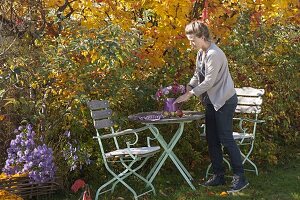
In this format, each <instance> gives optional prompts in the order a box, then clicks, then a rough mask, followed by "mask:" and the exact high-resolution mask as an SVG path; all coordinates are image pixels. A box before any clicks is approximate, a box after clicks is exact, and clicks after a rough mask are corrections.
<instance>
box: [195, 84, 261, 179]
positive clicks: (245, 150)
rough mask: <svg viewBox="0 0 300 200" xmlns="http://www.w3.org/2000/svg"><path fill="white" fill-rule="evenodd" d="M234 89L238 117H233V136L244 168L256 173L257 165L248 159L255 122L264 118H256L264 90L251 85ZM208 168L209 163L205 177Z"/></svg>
mask: <svg viewBox="0 0 300 200" xmlns="http://www.w3.org/2000/svg"><path fill="white" fill-rule="evenodd" d="M235 90H236V93H237V97H238V105H237V108H236V109H235V115H238V116H239V117H235V118H233V120H234V122H235V121H237V122H238V130H237V131H234V132H233V138H234V140H235V141H236V142H237V144H238V145H239V146H240V153H241V156H242V159H243V165H244V170H245V171H252V172H255V174H256V175H258V169H257V166H256V164H255V163H254V162H253V161H252V160H251V159H250V155H251V153H252V151H253V147H254V143H255V137H256V127H257V124H258V123H262V122H264V120H259V119H258V115H259V113H261V105H262V96H263V94H264V92H265V90H264V89H256V88H252V87H243V88H235ZM202 127H204V132H203V133H201V135H200V136H201V137H203V136H205V126H202ZM223 160H224V162H225V163H226V164H227V165H228V168H229V170H231V165H230V162H229V161H228V160H227V159H226V158H224V157H223ZM246 164H250V168H247V167H246V166H245V165H246ZM210 168H211V164H209V165H208V167H207V170H206V178H208V175H209V174H211V173H210Z"/></svg>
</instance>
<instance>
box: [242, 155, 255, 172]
mask: <svg viewBox="0 0 300 200" xmlns="http://www.w3.org/2000/svg"><path fill="white" fill-rule="evenodd" d="M250 153H251V152H250ZM250 153H248V154H247V155H245V154H243V153H242V152H241V155H242V157H243V158H244V160H243V164H245V162H246V161H247V162H249V163H250V164H251V165H252V166H253V167H254V170H253V169H244V170H246V171H253V172H255V174H256V176H258V169H257V167H256V164H255V163H254V162H253V161H252V160H250V159H249V156H250Z"/></svg>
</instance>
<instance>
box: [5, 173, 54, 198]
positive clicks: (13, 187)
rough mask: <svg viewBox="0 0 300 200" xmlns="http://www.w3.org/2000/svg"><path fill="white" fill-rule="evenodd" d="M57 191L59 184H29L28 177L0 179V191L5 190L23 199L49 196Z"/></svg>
mask: <svg viewBox="0 0 300 200" xmlns="http://www.w3.org/2000/svg"><path fill="white" fill-rule="evenodd" d="M58 189H59V184H58V183H57V182H55V180H54V181H49V182H46V183H31V182H30V179H29V178H28V177H11V178H9V179H0V190H6V191H8V192H11V193H14V194H16V195H19V196H21V197H22V198H24V199H32V198H33V197H39V196H47V195H48V196H50V195H51V194H53V193H54V192H55V191H56V190H58Z"/></svg>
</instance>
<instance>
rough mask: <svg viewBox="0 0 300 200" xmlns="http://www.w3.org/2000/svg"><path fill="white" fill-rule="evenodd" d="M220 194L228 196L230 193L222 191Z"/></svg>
mask: <svg viewBox="0 0 300 200" xmlns="http://www.w3.org/2000/svg"><path fill="white" fill-rule="evenodd" d="M220 196H221V197H226V196H228V193H227V192H224V191H223V192H221V193H220Z"/></svg>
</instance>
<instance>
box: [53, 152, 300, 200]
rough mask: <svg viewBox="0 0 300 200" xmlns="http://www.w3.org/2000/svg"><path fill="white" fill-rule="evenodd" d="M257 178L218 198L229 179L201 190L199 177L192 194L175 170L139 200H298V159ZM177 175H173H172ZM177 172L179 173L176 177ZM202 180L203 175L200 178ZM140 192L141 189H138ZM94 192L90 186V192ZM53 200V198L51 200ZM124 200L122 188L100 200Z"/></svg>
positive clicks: (62, 197)
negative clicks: (241, 189) (154, 192)
mask: <svg viewBox="0 0 300 200" xmlns="http://www.w3.org/2000/svg"><path fill="white" fill-rule="evenodd" d="M259 170H260V174H259V176H256V175H255V174H254V173H252V172H246V176H247V179H248V180H249V182H250V185H249V186H248V187H247V188H246V189H244V190H243V191H241V192H238V193H235V194H234V195H228V194H225V195H221V194H223V193H222V192H224V191H226V190H227V189H228V188H229V186H230V182H231V179H230V178H229V177H228V178H227V183H228V184H227V185H225V186H218V187H210V188H204V187H202V186H199V185H198V184H199V183H200V182H201V181H203V180H204V178H202V177H200V176H198V178H197V176H194V177H196V179H197V180H195V181H194V185H195V187H196V190H195V191H193V190H192V189H191V188H190V187H189V186H188V184H187V183H186V182H185V181H184V179H183V178H182V177H181V175H180V174H179V172H178V171H177V170H175V168H174V170H172V171H169V172H165V171H164V172H163V173H160V174H158V175H157V177H156V179H155V180H154V182H153V184H154V187H155V188H156V193H157V195H156V196H154V195H153V194H149V195H145V196H143V197H141V198H139V199H141V200H204V199H205V200H207V199H209V200H214V199H226V200H229V199H232V200H239V199H243V200H245V199H253V200H254V199H255V200H269V199H270V200H300V158H299V156H298V157H297V158H295V160H293V161H291V162H288V163H286V164H284V165H278V166H269V167H261V166H260V167H259ZM175 172H176V173H175ZM177 172H178V173H177ZM202 176H204V172H203V174H202ZM138 188H141V187H138ZM93 189H94V187H93V185H92V190H93ZM95 189H96V187H95ZM78 198H79V196H74V195H71V194H62V193H61V194H57V195H56V196H53V200H54V199H55V200H73V199H74V200H77V199H78ZM51 199H52V198H51ZM104 199H106V200H127V199H133V196H132V195H131V193H129V192H128V191H127V190H126V189H125V188H124V187H121V186H120V187H117V189H116V191H115V192H114V193H113V194H111V193H107V194H106V195H104V196H101V197H100V198H99V200H104Z"/></svg>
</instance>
